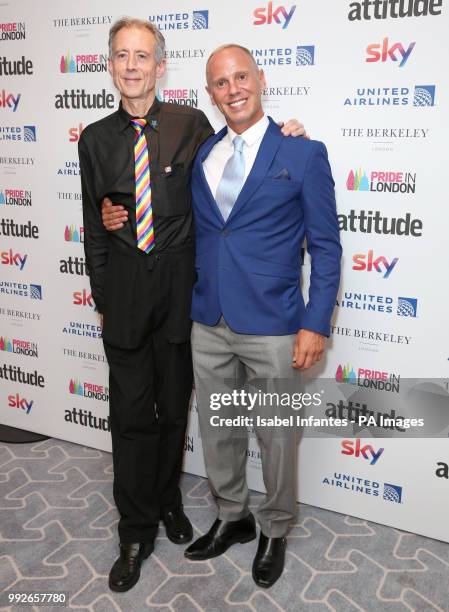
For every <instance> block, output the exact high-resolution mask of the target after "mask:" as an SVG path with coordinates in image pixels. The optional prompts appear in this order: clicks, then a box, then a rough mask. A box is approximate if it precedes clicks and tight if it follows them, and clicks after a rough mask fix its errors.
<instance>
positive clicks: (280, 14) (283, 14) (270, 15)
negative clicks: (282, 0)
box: [253, 2, 296, 30]
mask: <svg viewBox="0 0 449 612" xmlns="http://www.w3.org/2000/svg"><path fill="white" fill-rule="evenodd" d="M295 10H296V4H294V5H293V6H292V7H291V9H290V10H289V11H287V9H286V8H285V7H284V6H279V7H278V8H277V9H274V10H273V2H269V3H268V6H267V8H265V7H263V6H261V7H259V8H256V9H255V11H254V13H253V16H254V17H255V18H256V20H255V21H253V24H254V25H264V24H265V23H266V24H267V25H270V24H271V23H273V22H274V23H277V24H279V25H280V24H283V25H282V29H283V30H285V28H287V27H288V24H289V23H290V20H291V18H292V17H293V13H294V12H295Z"/></svg>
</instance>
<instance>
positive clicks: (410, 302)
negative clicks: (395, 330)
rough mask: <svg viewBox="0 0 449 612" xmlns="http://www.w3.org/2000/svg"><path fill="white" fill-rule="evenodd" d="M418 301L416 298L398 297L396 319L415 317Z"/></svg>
mask: <svg viewBox="0 0 449 612" xmlns="http://www.w3.org/2000/svg"><path fill="white" fill-rule="evenodd" d="M417 310H418V300H417V299H416V298H409V297H398V308H397V315H398V317H416V311H417Z"/></svg>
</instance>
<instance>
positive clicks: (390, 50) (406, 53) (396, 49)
mask: <svg viewBox="0 0 449 612" xmlns="http://www.w3.org/2000/svg"><path fill="white" fill-rule="evenodd" d="M415 44H416V43H414V42H412V43H410V44H409V46H408V47H407V49H404V47H403V46H402V44H401V43H394V45H392V46H391V47H388V38H384V39H383V41H382V44H373V45H368V46H367V48H366V52H367V54H368V57H367V58H366V61H367V62H378V61H382V62H386V61H387V59H388V58H390V59H391V60H392V61H393V62H397V61H398V56H399V58H400V59H401V62H400V64H399V68H402V67H403V66H404V65H405V64H406V62H407V60H408V58H409V57H410V53H411V52H412V51H413V48H414V46H415Z"/></svg>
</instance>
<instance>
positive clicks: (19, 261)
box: [0, 249, 28, 271]
mask: <svg viewBox="0 0 449 612" xmlns="http://www.w3.org/2000/svg"><path fill="white" fill-rule="evenodd" d="M27 259H28V255H21V254H20V253H14V251H13V250H12V249H9V251H3V253H0V263H2V264H3V265H4V266H17V267H18V268H19V270H21V271H22V270H23V268H24V267H25V263H26V260H27Z"/></svg>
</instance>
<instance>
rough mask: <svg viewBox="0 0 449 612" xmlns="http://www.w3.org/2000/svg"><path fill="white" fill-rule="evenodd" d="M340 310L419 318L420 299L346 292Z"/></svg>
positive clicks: (337, 303)
mask: <svg viewBox="0 0 449 612" xmlns="http://www.w3.org/2000/svg"><path fill="white" fill-rule="evenodd" d="M335 305H336V306H337V307H338V308H350V309H351V310H361V311H363V312H371V313H373V312H375V313H380V314H388V315H391V314H395V315H397V316H398V317H413V318H415V317H416V316H417V311H418V299H417V298H412V297H398V298H396V299H395V298H393V297H392V296H389V295H377V294H372V293H355V292H352V291H345V292H344V294H343V297H342V299H340V300H337V301H336V303H335Z"/></svg>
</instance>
